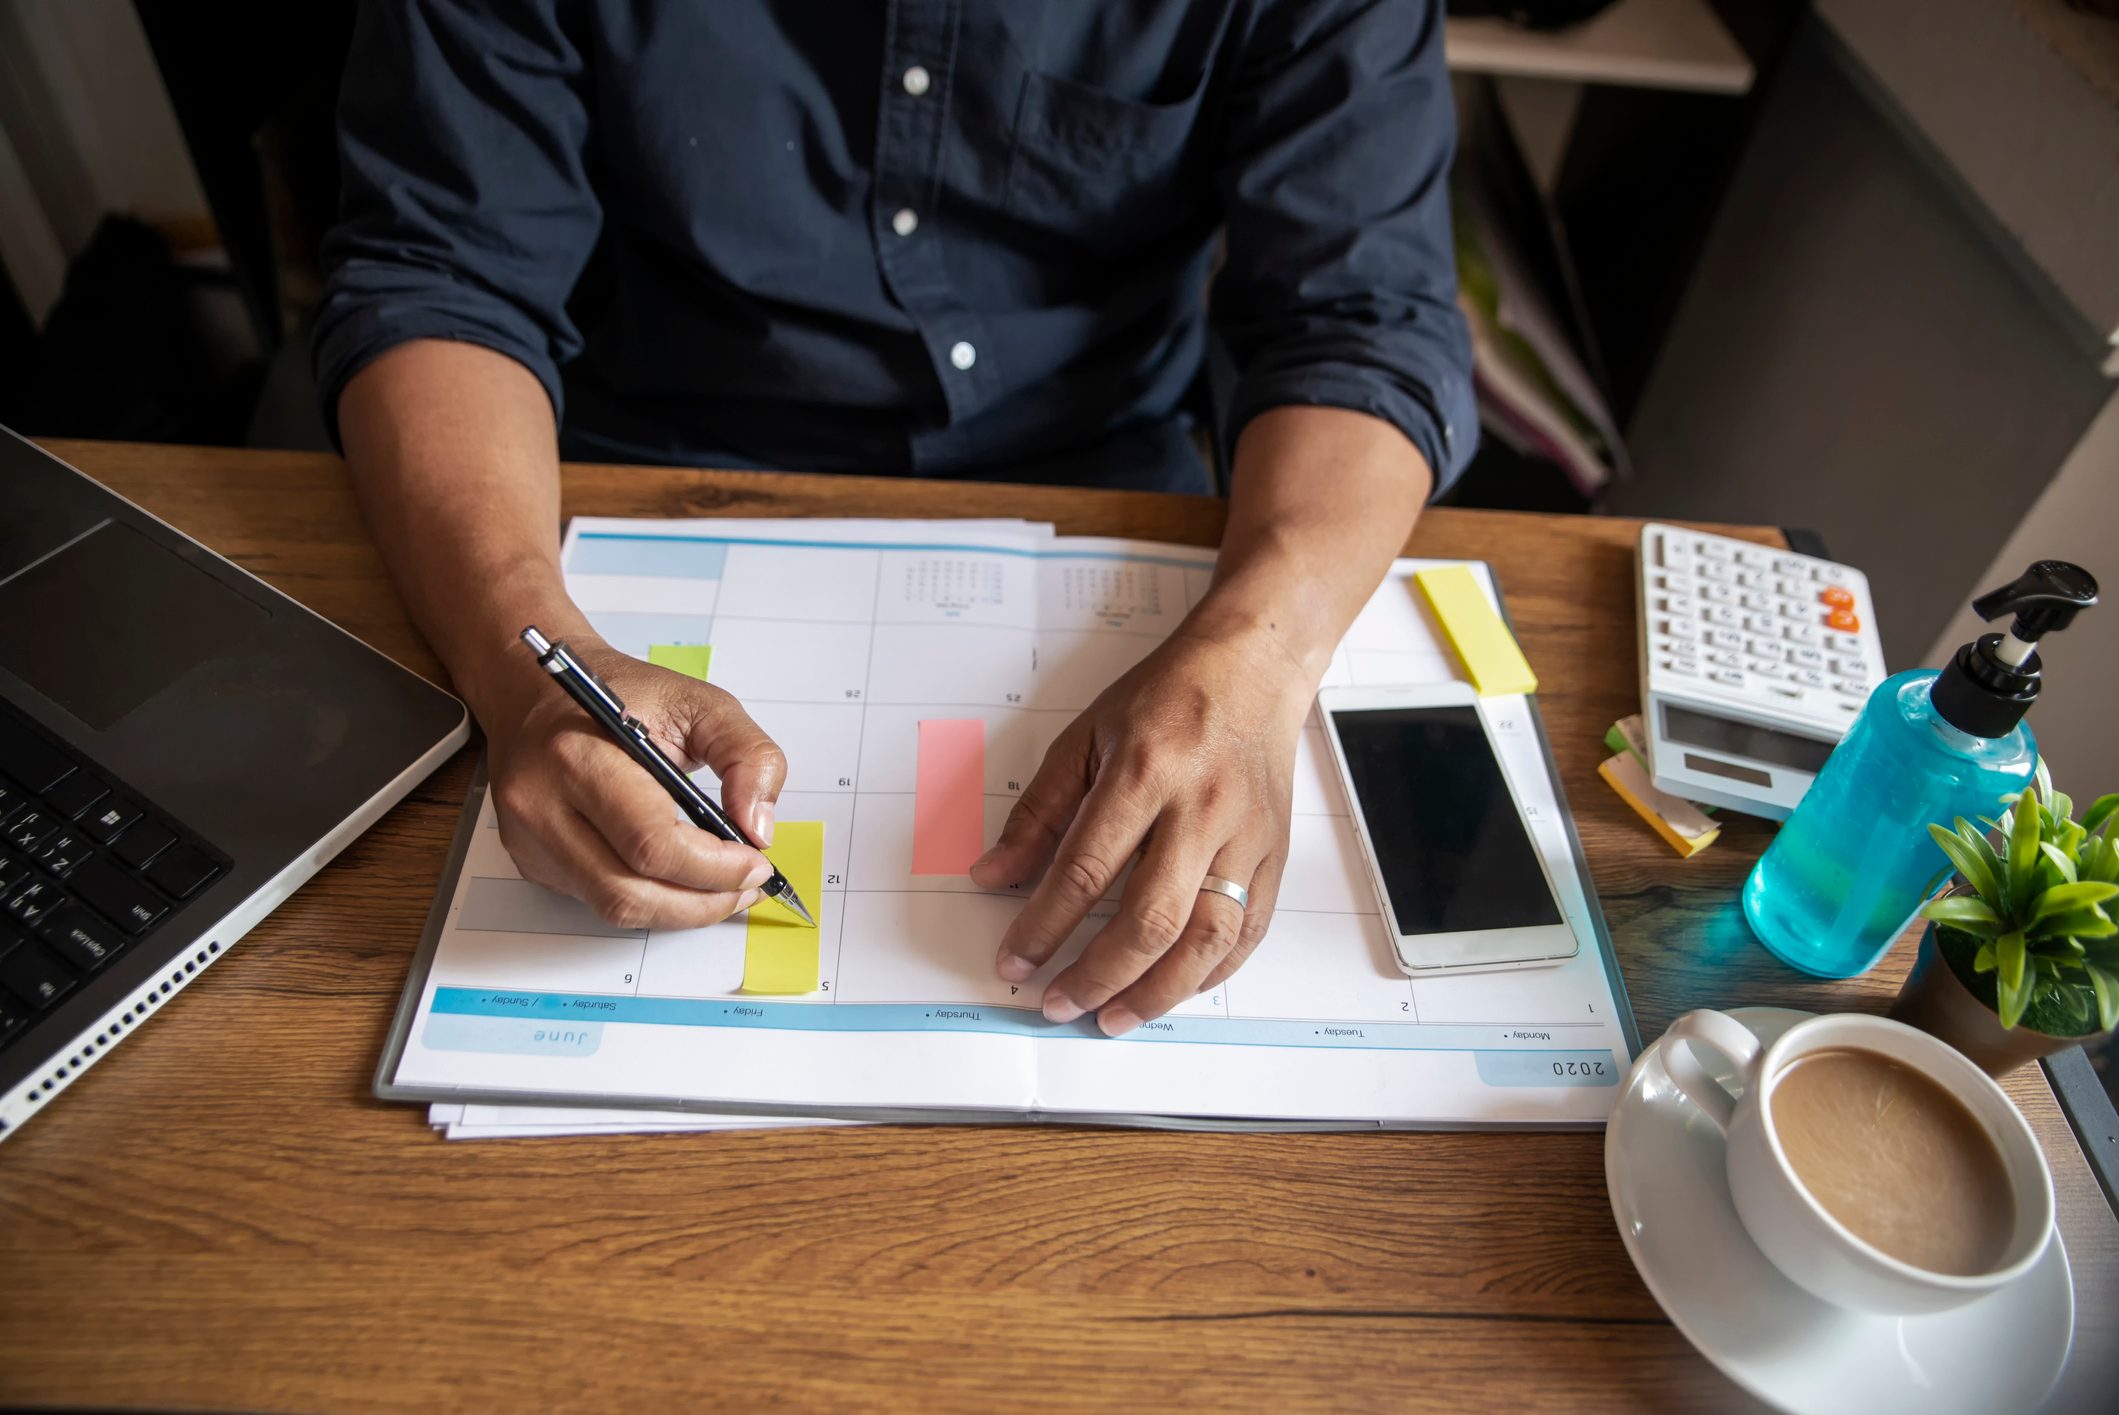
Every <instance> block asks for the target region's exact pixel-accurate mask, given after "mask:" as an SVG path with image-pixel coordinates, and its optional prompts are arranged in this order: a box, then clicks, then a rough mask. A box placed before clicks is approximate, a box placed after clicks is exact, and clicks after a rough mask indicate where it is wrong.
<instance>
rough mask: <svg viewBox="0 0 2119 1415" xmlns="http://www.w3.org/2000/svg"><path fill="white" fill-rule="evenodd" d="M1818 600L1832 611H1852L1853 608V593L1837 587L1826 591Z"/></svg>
mask: <svg viewBox="0 0 2119 1415" xmlns="http://www.w3.org/2000/svg"><path fill="white" fill-rule="evenodd" d="M1818 598H1819V599H1820V600H1823V601H1824V602H1825V603H1826V604H1829V605H1831V606H1832V607H1833V608H1834V609H1852V608H1853V607H1854V594H1853V592H1852V591H1850V590H1844V589H1841V588H1840V587H1839V586H1838V585H1834V586H1832V587H1831V588H1830V589H1827V590H1826V591H1825V592H1824V593H1822V594H1820V595H1819V596H1818Z"/></svg>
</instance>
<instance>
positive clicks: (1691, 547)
mask: <svg viewBox="0 0 2119 1415" xmlns="http://www.w3.org/2000/svg"><path fill="white" fill-rule="evenodd" d="M1639 591H1640V601H1639V603H1640V621H1641V721H1642V725H1643V727H1644V728H1645V729H1646V731H1647V736H1648V751H1649V760H1650V763H1651V765H1652V767H1653V768H1654V780H1655V784H1656V788H1657V789H1658V790H1661V791H1668V792H1669V793H1670V794H1671V795H1673V796H1680V797H1683V798H1684V799H1685V800H1688V801H1703V802H1706V803H1707V804H1709V805H1715V806H1726V807H1728V808H1729V809H1730V810H1732V811H1742V812H1743V813H1745V814H1746V815H1754V816H1765V817H1766V818H1768V819H1769V820H1786V819H1787V818H1788V814H1789V812H1791V811H1793V810H1794V809H1795V803H1796V802H1798V801H1800V800H1802V798H1803V793H1804V792H1805V791H1807V790H1809V789H1810V782H1811V779H1812V778H1813V777H1814V776H1815V775H1816V774H1817V770H1818V768H1819V767H1821V766H1823V765H1824V763H1825V758H1826V757H1827V756H1828V755H1830V754H1831V751H1832V748H1833V747H1834V745H1836V744H1837V743H1838V741H1839V739H1840V738H1841V737H1843V736H1845V735H1846V731H1847V729H1848V728H1849V727H1851V726H1852V725H1853V724H1854V719H1855V716H1856V715H1857V714H1858V713H1860V711H1861V709H1862V705H1863V704H1864V703H1866V702H1867V701H1868V698H1869V691H1870V690H1871V689H1872V688H1874V687H1875V686H1876V685H1877V684H1878V683H1880V682H1882V681H1883V677H1884V653H1883V645H1882V642H1881V641H1880V640H1879V639H1878V638H1877V636H1876V610H1875V606H1874V604H1872V603H1871V601H1870V599H1869V581H1868V579H1867V577H1865V576H1864V575H1863V574H1862V573H1861V571H1859V570H1856V569H1853V568H1851V567H1849V566H1846V565H1840V564H1836V563H1834V562H1832V561H1830V560H1818V559H1815V558H1813V557H1811V556H1808V555H1796V554H1793V553H1791V552H1789V551H1785V550H1768V549H1766V548H1765V547H1763V546H1757V545H1753V544H1751V543H1750V542H1748V541H1741V540H1731V539H1729V538H1728V537H1727V536H1717V535H1707V534H1705V533H1703V532H1700V531H1692V530H1686V529H1683V528H1682V527H1678V526H1665V525H1658V524H1654V523H1651V524H1649V525H1646V526H1643V527H1641V559H1640V581H1639Z"/></svg>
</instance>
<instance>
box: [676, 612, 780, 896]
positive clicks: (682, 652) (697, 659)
mask: <svg viewBox="0 0 2119 1415" xmlns="http://www.w3.org/2000/svg"><path fill="white" fill-rule="evenodd" d="M647 661H648V662H649V663H652V664H654V665H655V666H656V667H657V668H667V669H669V670H670V671H671V672H673V673H682V674H683V675H684V676H685V677H687V678H696V679H698V680H699V681H700V682H702V683H704V682H705V681H706V666H707V665H708V664H709V663H712V662H713V661H714V646H713V645H712V644H649V645H648V648H647ZM803 902H805V903H807V902H808V901H807V900H805V901H803Z"/></svg>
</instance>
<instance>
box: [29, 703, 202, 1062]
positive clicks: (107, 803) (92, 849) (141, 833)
mask: <svg viewBox="0 0 2119 1415" xmlns="http://www.w3.org/2000/svg"><path fill="white" fill-rule="evenodd" d="M227 870H228V859H227V857H226V856H225V855H222V854H221V853H220V852H219V851H217V850H215V849H214V848H213V847H212V846H210V845H208V844H207V843H206V842H205V841H203V840H201V839H200V838H199V837H198V836H197V835H196V834H194V833H193V832H191V831H188V830H185V829H184V828H183V827H182V826H180V825H178V824H177V823H176V822H174V821H172V820H170V819H169V818H168V817H166V816H163V815H161V814H160V813H158V812H156V811H154V810H152V809H150V808H148V807H147V806H145V805H142V804H141V802H140V799H139V797H138V796H137V795H136V794H135V793H133V792H130V791H128V790H126V789H125V786H124V784H123V783H122V782H119V781H117V780H116V779H114V778H113V777H112V776H111V775H110V774H109V773H107V772H102V771H98V770H97V769H96V768H95V767H94V766H93V765H92V764H91V763H90V762H89V761H88V760H87V759H86V758H84V757H82V756H80V755H79V754H78V753H76V752H74V751H72V750H71V749H70V748H68V747H65V746H63V745H62V744H60V743H58V742H55V741H53V740H52V739H50V738H49V737H46V736H45V735H44V734H43V733H41V732H39V731H37V730H36V729H34V728H32V727H31V726H30V725H29V724H28V723H26V722H24V721H23V720H21V719H20V718H18V717H16V716H15V715H14V714H13V713H12V712H9V711H7V710H5V709H4V708H0V1047H5V1046H7V1045H8V1044H9V1043H10V1042H13V1041H16V1040H19V1039H20V1038H21V1037H22V1035H23V1034H24V1033H26V1032H28V1031H29V1030H30V1026H31V1024H32V1023H34V1022H35V1021H36V1019H37V1016H38V1014H40V1013H42V1012H44V1011H45V1010H46V1009H48V1008H50V1007H51V1006H52V1005H53V1004H54V1003H57V1002H58V1001H60V999H62V998H64V997H65V996H66V995H67V994H69V993H71V992H72V991H73V990H74V989H75V988H76V987H78V986H80V984H81V983H82V982H83V981H84V980H85V979H86V978H88V977H89V976H90V975H91V974H94V973H96V972H98V971H100V970H102V969H104V968H106V967H108V966H110V963H111V961H112V960H113V959H115V958H117V957H119V956H120V955H121V954H123V953H124V952H125V951H126V950H127V949H130V948H132V947H133V946H134V945H135V944H137V943H139V941H140V940H141V939H143V938H146V937H147V936H148V935H150V934H152V933H153V932H154V931H155V930H157V929H160V928H164V927H166V926H167V925H168V923H169V921H170V920H171V919H172V918H174V917H175V916H176V915H177V914H179V913H180V912H182V911H183V909H184V908H185V906H186V905H187V904H189V903H191V902H193V901H195V900H197V899H198V897H199V896H200V895H201V894H204V893H205V892H206V887H207V886H208V885H210V884H212V883H213V881H214V880H215V879H217V878H219V877H220V876H221V875H222V874H224V873H226V872H227Z"/></svg>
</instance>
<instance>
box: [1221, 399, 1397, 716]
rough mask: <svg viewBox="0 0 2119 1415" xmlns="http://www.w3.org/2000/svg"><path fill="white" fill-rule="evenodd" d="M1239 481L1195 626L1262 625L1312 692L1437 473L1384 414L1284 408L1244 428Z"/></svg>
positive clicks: (1251, 628) (1241, 628) (1250, 628)
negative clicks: (1381, 415)
mask: <svg viewBox="0 0 2119 1415" xmlns="http://www.w3.org/2000/svg"><path fill="white" fill-rule="evenodd" d="M1231 481H1232V485H1231V488H1230V499H1229V523H1228V528H1227V530H1226V531H1224V532H1223V535H1222V542H1221V558H1220V562H1219V564H1218V565H1217V567H1216V569H1215V572H1214V587H1213V589H1212V591H1211V592H1210V593H1209V594H1208V596H1207V598H1206V600H1205V601H1203V602H1202V603H1201V605H1200V606H1199V608H1198V610H1197V611H1195V612H1194V614H1193V616H1192V621H1191V626H1192V627H1193V628H1195V629H1199V630H1201V631H1204V632H1209V633H1223V632H1255V631H1260V630H1263V631H1264V632H1265V633H1266V634H1267V636H1268V637H1269V638H1270V639H1271V640H1272V641H1273V642H1275V643H1277V644H1278V645H1279V646H1280V647H1281V648H1282V649H1283V650H1285V652H1286V654H1287V657H1288V659H1289V660H1290V662H1291V664H1292V665H1293V666H1294V667H1295V668H1296V669H1298V670H1299V672H1300V674H1301V675H1302V677H1303V679H1304V682H1303V684H1302V686H1303V687H1304V688H1307V687H1309V686H1310V685H1312V684H1314V683H1315V682H1316V681H1317V679H1319V678H1321V677H1322V676H1323V674H1324V669H1325V665H1326V664H1327V663H1328V662H1329V661H1330V659H1331V656H1332V652H1333V650H1335V649H1336V648H1337V647H1338V646H1339V640H1340V637H1341V636H1342V635H1344V634H1345V633H1346V629H1347V626H1348V625H1349V624H1351V623H1353V622H1354V616H1355V615H1357V614H1359V613H1360V612H1361V606H1362V605H1364V604H1366V603H1367V602H1368V598H1369V596H1370V595H1371V594H1373V593H1374V592H1375V589H1376V585H1377V584H1378V582H1379V581H1381V580H1382V578H1383V575H1384V572H1385V571H1386V570H1387V569H1389V568H1390V563H1391V561H1392V559H1393V558H1394V557H1396V556H1397V555H1398V553H1399V552H1400V551H1401V550H1402V549H1403V548H1404V546H1405V538H1406V536H1407V535H1409V534H1410V533H1411V531H1412V528H1413V522H1414V520H1415V519H1417V518H1418V516H1419V514H1420V508H1421V507H1422V506H1423V505H1424V504H1425V503H1426V501H1427V494H1428V491H1429V489H1430V488H1431V487H1432V486H1433V485H1434V474H1433V472H1432V471H1430V469H1429V468H1428V465H1427V461H1426V459H1425V458H1423V457H1422V456H1421V455H1420V453H1419V451H1418V449H1416V448H1415V447H1414V446H1413V444H1412V443H1411V442H1410V441H1408V440H1407V439H1406V437H1405V435H1404V434H1403V433H1401V432H1399V431H1398V429H1397V428H1395V427H1393V426H1391V425H1390V424H1389V423H1386V422H1384V421H1383V420H1381V419H1380V418H1373V417H1370V416H1368V415H1367V414H1364V413H1355V412H1349V411H1347V410H1345V409H1342V408H1318V407H1285V408H1276V409H1273V410H1272V411H1270V412H1267V413H1263V414H1260V415H1259V416H1258V417H1256V418H1254V419H1252V421H1251V422H1250V424H1249V425H1248V426H1247V427H1245V429H1244V432H1243V436H1242V437H1241V438H1240V439H1239V440H1238V442H1237V447H1236V467H1235V473H1234V476H1233V477H1232V479H1231Z"/></svg>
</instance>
